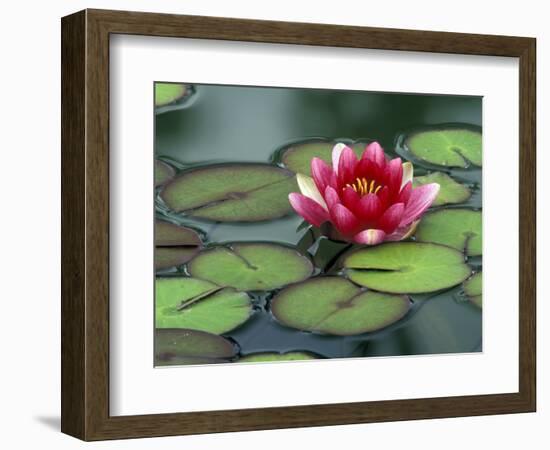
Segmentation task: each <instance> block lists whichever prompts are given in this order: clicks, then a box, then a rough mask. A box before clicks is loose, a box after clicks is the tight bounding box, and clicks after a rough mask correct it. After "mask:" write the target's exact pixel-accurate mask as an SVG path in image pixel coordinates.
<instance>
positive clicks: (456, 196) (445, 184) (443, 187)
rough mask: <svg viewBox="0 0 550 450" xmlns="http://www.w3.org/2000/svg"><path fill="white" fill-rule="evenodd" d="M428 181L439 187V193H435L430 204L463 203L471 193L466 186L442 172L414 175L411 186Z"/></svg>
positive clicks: (427, 182)
mask: <svg viewBox="0 0 550 450" xmlns="http://www.w3.org/2000/svg"><path fill="white" fill-rule="evenodd" d="M430 183H438V184H439V187H440V189H439V194H437V197H436V199H435V201H434V202H433V203H432V206H441V205H448V204H453V203H464V202H465V201H466V200H468V199H469V198H470V196H471V195H472V193H471V192H470V189H468V187H467V186H465V185H463V184H461V183H458V182H456V181H455V180H454V179H452V178H451V177H450V176H449V175H447V174H446V173H443V172H433V173H430V174H429V175H424V176H422V177H415V178H414V180H413V187H418V186H422V185H424V184H430Z"/></svg>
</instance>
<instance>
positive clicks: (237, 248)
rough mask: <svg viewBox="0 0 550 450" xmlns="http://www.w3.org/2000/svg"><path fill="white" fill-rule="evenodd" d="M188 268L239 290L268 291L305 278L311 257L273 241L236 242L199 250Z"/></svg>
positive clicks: (311, 267)
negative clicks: (269, 242)
mask: <svg viewBox="0 0 550 450" xmlns="http://www.w3.org/2000/svg"><path fill="white" fill-rule="evenodd" d="M187 270H188V271H189V273H190V274H191V275H192V276H194V277H197V278H201V279H203V280H208V281H211V282H213V283H216V284H218V285H220V286H231V287H234V288H235V289H239V290H242V291H256V290H259V291H268V290H271V289H276V288H279V287H281V286H285V285H287V284H290V283H296V282H298V281H302V280H304V279H306V278H308V277H309V276H310V275H311V274H312V272H313V265H312V264H311V262H310V260H309V259H308V258H306V257H305V256H303V255H302V254H300V253H299V252H297V251H296V250H294V249H291V248H288V247H284V246H282V245H276V244H265V243H245V242H241V243H235V244H230V245H228V246H219V247H214V248H212V249H209V250H204V251H202V252H201V253H199V254H198V255H197V256H196V257H195V258H193V260H192V261H191V262H190V263H189V264H188V266H187Z"/></svg>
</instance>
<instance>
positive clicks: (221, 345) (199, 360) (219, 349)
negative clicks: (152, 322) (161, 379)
mask: <svg viewBox="0 0 550 450" xmlns="http://www.w3.org/2000/svg"><path fill="white" fill-rule="evenodd" d="M236 354H237V349H236V347H235V345H234V344H233V343H232V342H230V341H228V340H227V339H224V338H222V337H220V336H216V335H215V334H211V333H205V332H204V331H197V330H185V329H168V328H167V329H157V330H155V366H179V365H189V364H220V363H227V362H230V361H231V360H232V359H233V358H234V357H235V356H236Z"/></svg>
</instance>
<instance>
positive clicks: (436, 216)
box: [416, 209, 483, 256]
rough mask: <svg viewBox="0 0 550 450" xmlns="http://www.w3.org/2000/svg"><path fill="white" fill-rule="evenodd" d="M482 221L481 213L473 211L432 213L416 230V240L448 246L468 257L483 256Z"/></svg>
mask: <svg viewBox="0 0 550 450" xmlns="http://www.w3.org/2000/svg"><path fill="white" fill-rule="evenodd" d="M481 219H482V218H481V211H474V210H471V209H444V210H439V211H434V212H430V213H428V214H426V215H424V217H422V220H421V221H420V224H419V225H418V228H417V229H416V239H417V240H418V241H423V242H435V243H436V244H443V245H448V246H450V247H453V248H456V249H457V250H460V251H464V252H465V253H466V254H467V255H468V256H477V255H481V254H482V253H483V248H482V238H481Z"/></svg>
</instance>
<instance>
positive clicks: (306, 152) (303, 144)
mask: <svg viewBox="0 0 550 450" xmlns="http://www.w3.org/2000/svg"><path fill="white" fill-rule="evenodd" d="M338 142H344V143H345V144H346V145H348V146H349V147H351V148H352V149H353V151H354V152H355V154H356V155H357V157H361V155H362V154H363V151H364V150H365V147H366V146H367V144H368V143H369V142H370V141H357V142H346V141H345V140H338V141H333V140H326V139H308V140H304V141H300V142H294V143H292V144H290V145H287V146H286V147H283V148H282V149H279V150H278V151H277V153H276V156H275V158H274V159H275V160H276V162H279V163H281V164H282V165H283V166H284V167H286V168H287V169H288V170H291V171H292V172H295V173H303V174H306V175H308V176H311V160H312V159H313V158H320V159H322V160H323V161H325V162H326V163H327V164H329V165H331V164H332V149H333V147H334V146H335V145H336V144H337V143H338Z"/></svg>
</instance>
